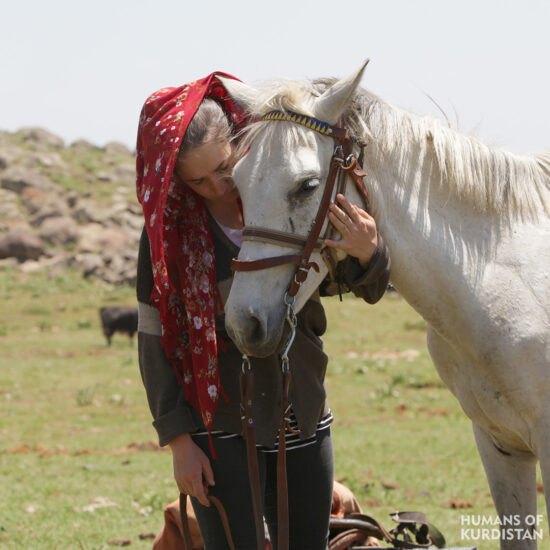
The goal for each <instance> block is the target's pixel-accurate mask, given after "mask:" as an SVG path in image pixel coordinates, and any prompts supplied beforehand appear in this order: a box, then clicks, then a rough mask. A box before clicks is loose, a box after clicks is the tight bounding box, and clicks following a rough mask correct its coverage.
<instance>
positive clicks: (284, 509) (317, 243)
mask: <svg viewBox="0 0 550 550" xmlns="http://www.w3.org/2000/svg"><path fill="white" fill-rule="evenodd" d="M262 120H284V121H289V122H294V123H296V124H301V125H302V126H305V127H307V128H310V129H312V130H313V131H316V132H319V133H321V134H323V135H326V136H330V137H332V138H333V139H334V141H335V147H334V152H333V154H332V158H331V160H330V168H329V174H328V177H327V181H326V184H325V188H324V191H323V196H322V198H321V203H320V204H319V208H318V210H317V214H316V216H315V219H314V222H313V226H312V229H311V231H310V233H309V235H308V236H307V237H303V236H301V235H296V234H294V233H287V232H284V231H278V230H274V229H268V228H265V227H253V226H246V227H245V228H244V229H243V236H242V238H243V241H245V240H249V241H262V242H267V243H271V244H277V245H279V246H285V247H291V248H297V249H298V250H300V249H301V253H299V254H284V255H282V256H272V257H269V258H262V259H259V260H238V259H233V262H232V264H231V269H232V270H233V271H256V270H260V269H268V268H271V267H276V266H280V265H287V264H294V265H296V269H295V271H294V274H293V276H292V278H291V280H290V283H289V285H288V289H287V292H286V294H285V296H284V303H285V306H286V322H287V323H288V325H289V327H290V337H289V339H288V341H287V344H286V346H285V349H284V351H283V353H282V354H281V371H282V376H283V395H282V408H281V422H280V428H279V438H278V445H279V446H278V450H277V518H278V522H277V524H278V525H277V527H278V536H277V538H278V548H279V550H287V549H288V538H289V523H288V488H287V477H286V445H285V432H286V431H287V430H289V429H290V426H289V414H290V411H291V407H292V405H291V403H290V402H289V399H288V397H289V387H290V380H291V374H290V361H289V357H288V352H289V350H290V347H291V346H292V342H293V340H294V335H295V333H296V324H297V318H296V314H295V312H294V303H295V300H296V294H297V293H298V290H299V289H300V287H301V285H302V284H303V282H304V281H305V280H306V278H307V276H308V273H309V270H310V269H314V270H315V271H317V272H319V266H318V264H317V263H316V262H312V261H310V257H311V254H312V253H313V252H314V251H320V252H321V254H322V255H323V259H324V261H325V262H326V263H327V265H328V267H329V271H330V272H331V273H332V274H333V275H334V272H335V269H334V268H335V265H336V263H335V261H334V259H333V257H332V255H331V253H330V250H331V249H330V248H328V247H325V248H323V243H322V240H320V239H319V237H320V235H321V229H322V227H323V224H324V222H325V219H326V217H327V214H328V209H329V206H330V201H331V199H332V197H333V195H334V188H335V186H336V182H337V180H338V187H337V189H336V191H337V193H338V192H340V193H344V190H345V185H346V180H347V177H346V175H348V174H349V175H350V176H351V178H352V179H353V181H354V182H355V184H356V186H357V188H358V190H359V192H360V194H361V196H362V197H363V199H364V202H365V207H366V208H368V202H369V200H368V194H367V190H366V188H365V185H364V183H363V177H364V176H366V174H365V172H364V171H363V169H362V168H361V165H360V163H359V162H358V160H357V157H355V155H354V154H353V152H352V149H353V142H354V140H353V139H352V138H351V136H350V133H349V131H348V129H347V128H346V127H345V125H344V123H343V121H342V120H340V121H339V122H338V124H337V125H335V126H331V125H329V124H328V123H326V122H323V121H320V120H317V119H314V118H311V117H308V116H306V115H300V114H298V113H292V112H282V111H271V112H269V113H267V114H266V115H265V116H264V117H263V118H262ZM329 227H330V226H329ZM325 237H326V235H325ZM323 253H324V254H323ZM253 387H254V373H253V371H252V368H251V364H250V360H249V359H248V357H247V355H246V354H243V366H242V374H241V419H242V424H243V433H244V434H245V438H246V449H247V461H248V474H249V480H250V489H251V497H252V507H253V510H254V521H255V524H256V545H257V547H258V549H260V548H262V545H263V541H264V540H265V538H264V529H263V523H262V515H263V507H262V497H261V490H260V479H259V473H258V472H259V469H258V458H257V454H256V444H255V437H254V418H253V416H252V409H253V408H252V397H253Z"/></svg>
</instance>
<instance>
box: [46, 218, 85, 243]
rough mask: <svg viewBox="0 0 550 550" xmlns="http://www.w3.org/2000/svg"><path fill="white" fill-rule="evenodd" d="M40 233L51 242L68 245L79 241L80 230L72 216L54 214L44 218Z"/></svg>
mask: <svg viewBox="0 0 550 550" xmlns="http://www.w3.org/2000/svg"><path fill="white" fill-rule="evenodd" d="M39 235H40V237H41V238H42V239H44V240H45V241H46V242H49V243H51V244H54V245H67V244H71V243H76V242H77V241H78V238H79V236H80V231H79V229H78V225H77V224H76V222H75V221H74V220H73V219H72V218H69V217H65V216H54V217H49V218H47V219H45V220H44V222H43V223H42V225H41V226H40V231H39Z"/></svg>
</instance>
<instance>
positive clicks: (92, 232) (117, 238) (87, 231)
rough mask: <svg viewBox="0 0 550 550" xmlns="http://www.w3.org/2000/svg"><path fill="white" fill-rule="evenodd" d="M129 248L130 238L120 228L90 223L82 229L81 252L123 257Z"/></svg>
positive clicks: (79, 248)
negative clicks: (114, 254)
mask: <svg viewBox="0 0 550 550" xmlns="http://www.w3.org/2000/svg"><path fill="white" fill-rule="evenodd" d="M127 246H128V237H127V236H126V234H125V232H124V231H122V230H121V229H120V228H115V227H104V226H102V225H101V224H98V223H89V224H86V225H85V226H83V227H81V228H80V240H79V242H78V251H79V252H100V253H102V254H103V255H105V256H107V255H109V256H111V255H113V253H116V255H117V256H118V255H121V254H122V253H123V251H124V250H125V249H126V248H127Z"/></svg>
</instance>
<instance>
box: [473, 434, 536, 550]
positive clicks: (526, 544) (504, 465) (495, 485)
mask: <svg viewBox="0 0 550 550" xmlns="http://www.w3.org/2000/svg"><path fill="white" fill-rule="evenodd" d="M473 427H474V434H475V438H476V443H477V448H478V450H479V454H480V456H481V460H482V462H483V466H484V468H485V473H486V474H487V479H488V480H489V486H490V488H491V495H492V496H493V500H494V502H495V506H496V509H497V513H498V516H499V518H500V520H501V522H502V524H503V525H502V527H501V535H502V539H503V540H501V543H500V548H501V550H535V549H536V548H537V542H536V537H535V529H536V525H535V526H534V525H532V523H533V522H532V521H529V520H531V519H532V518H535V517H536V513H537V491H536V464H537V461H536V458H535V457H534V456H533V455H532V454H530V453H525V452H520V451H516V450H513V449H510V448H508V447H504V446H502V447H501V446H499V447H497V446H496V444H495V442H494V440H493V439H492V438H491V437H490V436H489V435H488V434H487V432H485V431H484V430H482V429H481V428H480V427H479V426H477V425H476V424H473ZM525 518H527V519H528V522H526V521H525ZM506 522H508V523H506ZM527 523H531V525H528V524H527ZM519 530H521V532H520V531H519ZM504 535H506V536H504ZM508 538H513V540H506V539H508Z"/></svg>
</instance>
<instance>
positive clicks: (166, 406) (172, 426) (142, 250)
mask: <svg viewBox="0 0 550 550" xmlns="http://www.w3.org/2000/svg"><path fill="white" fill-rule="evenodd" d="M152 289H153V273H152V269H151V257H150V253H149V240H148V239H147V233H146V232H145V230H144V231H143V233H142V235H141V240H140V247H139V257H138V272H137V283H136V290H137V298H138V306H139V307H138V311H139V324H138V359H139V368H140V372H141V378H142V380H143V385H144V386H145V391H146V393H147V400H148V402H149V408H150V409H151V414H152V415H153V419H154V420H153V426H154V427H155V429H156V430H157V433H158V437H159V444H160V445H161V446H164V445H168V446H169V447H170V449H171V451H172V460H173V465H174V479H175V480H176V483H177V485H178V489H179V490H180V492H182V493H185V494H187V495H191V496H194V497H196V498H197V499H198V500H199V502H200V503H201V504H203V505H205V506H209V505H210V503H209V501H208V498H207V489H206V486H205V483H204V482H203V479H204V481H205V482H206V484H207V485H214V475H213V473H212V468H211V466H210V462H209V460H208V457H207V456H206V455H205V454H204V453H203V452H202V450H201V449H200V448H199V447H198V446H197V445H196V444H195V443H194V442H193V440H192V439H191V436H190V433H191V432H194V431H196V430H197V429H198V428H199V427H200V425H199V424H198V421H197V418H196V414H194V411H193V409H192V408H191V406H190V405H189V403H188V402H187V401H186V399H185V394H184V389H183V387H182V386H180V385H179V384H178V379H177V376H176V373H175V371H174V367H173V365H172V364H171V363H170V361H169V360H168V358H167V357H166V354H165V353H164V349H163V347H162V344H161V335H162V326H161V322H160V316H159V312H158V310H157V309H156V308H154V307H153V306H150V305H149V297H150V296H151V291H152Z"/></svg>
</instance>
